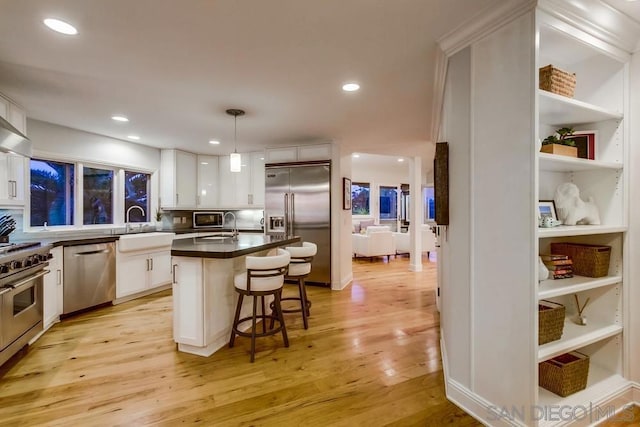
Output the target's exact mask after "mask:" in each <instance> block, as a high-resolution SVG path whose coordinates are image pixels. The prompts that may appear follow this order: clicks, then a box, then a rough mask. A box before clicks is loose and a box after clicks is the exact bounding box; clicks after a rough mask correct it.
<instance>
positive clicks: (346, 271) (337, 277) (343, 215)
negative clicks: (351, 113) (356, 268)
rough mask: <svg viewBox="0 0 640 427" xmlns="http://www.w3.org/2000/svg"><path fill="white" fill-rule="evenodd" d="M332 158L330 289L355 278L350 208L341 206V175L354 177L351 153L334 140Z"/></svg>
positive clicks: (338, 287)
mask: <svg viewBox="0 0 640 427" xmlns="http://www.w3.org/2000/svg"><path fill="white" fill-rule="evenodd" d="M332 150H333V153H332V161H331V206H332V208H331V266H332V268H331V269H332V274H331V276H332V277H331V289H333V290H340V289H344V288H345V287H346V286H347V285H348V284H349V283H351V280H352V279H353V269H352V266H351V253H352V252H353V251H352V248H351V210H344V209H342V197H343V194H342V178H345V177H346V178H349V177H351V174H352V170H351V154H350V153H345V152H343V151H342V150H341V147H340V145H339V144H333V148H332Z"/></svg>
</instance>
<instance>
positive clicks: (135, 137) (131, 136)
mask: <svg viewBox="0 0 640 427" xmlns="http://www.w3.org/2000/svg"><path fill="white" fill-rule="evenodd" d="M127 138H129V139H133V140H134V141H140V137H139V136H138V135H127Z"/></svg>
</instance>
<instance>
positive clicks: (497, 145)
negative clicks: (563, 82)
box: [438, 0, 640, 426]
mask: <svg viewBox="0 0 640 427" xmlns="http://www.w3.org/2000/svg"><path fill="white" fill-rule="evenodd" d="M559 5H561V6H562V7H561V8H559V7H557V6H559ZM601 7H602V4H601V3H600V2H597V1H591V0H585V1H582V2H580V4H577V3H576V2H572V1H564V0H557V1H556V0H554V1H539V2H535V3H532V4H531V5H530V6H529V8H528V9H526V10H525V9H522V10H520V12H519V13H517V14H516V13H514V14H513V15H509V16H507V15H503V16H502V19H499V20H498V21H496V22H499V25H495V27H492V28H491V30H489V31H486V32H482V31H481V37H473V36H472V35H469V34H467V35H465V38H464V40H465V41H464V44H459V43H456V42H455V40H458V42H460V39H459V37H460V35H459V34H458V35H453V36H451V39H443V40H442V41H441V43H442V46H443V49H444V50H445V55H446V56H448V64H447V67H446V69H447V75H446V85H445V91H444V98H443V99H444V102H443V103H444V105H443V108H442V114H443V118H442V120H441V125H442V129H441V130H440V134H441V138H442V140H444V141H448V142H449V164H448V168H449V170H450V171H456V173H455V174H450V176H449V197H450V206H454V205H455V206H456V209H452V210H451V218H450V219H451V222H450V224H449V225H448V226H447V227H445V226H441V227H440V231H441V233H440V235H441V239H440V246H441V247H440V250H439V252H438V256H439V259H438V264H439V265H438V270H439V274H441V279H440V282H439V283H438V286H439V289H440V306H441V329H442V338H441V343H442V353H443V364H444V365H445V366H447V369H445V381H446V382H447V387H446V389H447V397H448V398H449V399H451V400H452V401H454V402H456V403H457V404H458V405H460V406H461V407H463V408H472V409H473V411H474V413H475V414H476V415H478V416H479V418H480V420H481V421H483V423H486V424H489V425H496V424H500V425H507V424H509V425H534V426H543V425H544V426H546V425H560V424H561V425H566V424H570V423H571V422H572V421H578V424H581V423H584V422H585V420H589V422H593V423H597V422H599V421H602V419H601V418H598V416H599V414H598V413H597V412H589V411H590V410H592V411H596V410H597V409H602V408H613V407H614V406H615V408H616V409H618V408H622V405H624V404H626V403H629V402H631V401H633V400H634V399H633V395H632V390H633V388H634V386H635V384H637V381H638V378H639V373H640V364H638V361H637V360H638V358H637V356H636V355H637V353H638V349H639V347H640V342H639V340H638V338H637V336H638V330H637V326H638V325H639V324H640V323H639V322H638V318H640V317H639V315H638V314H637V313H636V311H637V310H635V307H637V306H638V303H639V302H640V293H638V291H637V285H636V284H635V283H634V281H637V278H636V277H635V276H636V275H637V271H638V269H637V268H636V267H635V264H637V263H635V262H634V259H637V248H638V246H637V245H636V246H634V243H633V240H632V239H630V236H632V235H634V236H636V237H637V236H638V229H639V227H640V224H639V221H638V220H637V218H638V213H637V211H636V212H634V210H633V206H634V205H633V200H638V199H639V198H638V196H637V194H638V193H637V190H635V189H633V188H631V187H630V185H629V184H630V182H631V181H630V178H631V177H633V174H634V173H635V174H636V176H637V172H635V169H636V165H637V164H638V162H637V157H636V161H633V160H632V159H631V158H630V155H635V156H637V154H635V151H634V149H633V147H632V146H631V144H630V142H633V141H631V138H630V135H632V134H634V133H637V132H634V130H636V128H635V126H637V125H636V124H635V123H637V122H634V121H633V120H630V118H629V113H630V106H633V105H636V106H637V105H638V101H637V100H636V101H635V104H634V94H636V93H637V90H630V88H634V87H635V88H637V87H638V82H637V80H638V75H639V74H638V73H637V69H636V72H635V73H633V72H631V71H632V70H633V67H632V65H633V64H634V62H635V63H636V64H637V61H638V59H637V58H636V55H638V53H633V52H634V49H635V46H636V45H637V43H638V41H639V39H640V25H638V24H637V23H633V22H631V21H630V20H629V19H628V18H627V17H626V16H625V15H623V14H621V13H616V12H615V10H614V9H611V8H608V7H607V8H606V11H607V13H608V14H609V15H607V16H608V18H607V19H608V21H607V23H606V24H603V22H604V21H599V22H598V23H597V24H595V23H594V24H592V23H591V20H592V19H593V18H594V17H595V16H596V15H597V11H599V10H602V9H601ZM503 12H506V9H505V11H503ZM590 14H592V15H590ZM496 18H497V15H496ZM578 19H579V21H578ZM600 25H605V27H606V31H603V28H602V27H600ZM596 29H597V30H596ZM485 30H486V28H485ZM597 35H599V36H597ZM598 37H601V38H598ZM456 38H458V39H456ZM454 46H455V47H454ZM448 49H451V50H450V51H449V52H448V53H447V50H448ZM548 64H553V65H554V66H555V67H558V68H560V69H563V70H566V71H569V72H572V73H576V76H577V85H576V90H575V96H574V97H573V98H568V97H564V96H560V95H556V94H553V93H549V92H546V91H543V90H539V89H538V83H539V74H538V73H539V71H538V70H539V69H540V68H541V67H544V66H546V65H548ZM632 111H633V110H632ZM636 118H637V116H636ZM505 125H506V126H507V127H508V132H507V134H505V135H503V134H501V133H500V132H496V129H499V128H500V127H501V126H505ZM565 126H567V127H573V128H574V129H576V130H580V131H595V134H596V142H595V158H594V159H593V160H590V159H579V158H569V157H563V156H559V155H551V154H546V153H540V152H539V145H538V144H539V142H540V141H541V140H543V139H544V138H546V137H547V136H549V135H551V134H552V133H553V132H554V131H555V130H557V129H558V128H561V127H565ZM564 182H572V183H574V184H576V185H577V186H578V187H579V189H580V195H581V197H582V199H583V200H587V199H588V198H589V197H593V199H594V200H595V203H596V205H597V206H598V208H599V212H600V217H601V224H600V225H577V226H559V227H553V228H539V227H538V223H537V219H538V202H539V201H541V200H553V199H554V195H555V190H556V188H557V187H558V185H560V184H561V183H564ZM635 206H636V209H637V208H638V205H637V204H636V205H635ZM496 208H498V209H496ZM487 224H492V225H491V226H487ZM554 242H571V243H585V244H597V245H606V246H610V247H611V260H610V263H609V271H608V274H607V275H606V276H605V277H599V278H589V277H580V276H574V277H573V278H571V279H558V280H543V281H540V282H539V281H538V278H539V277H538V256H539V254H544V253H549V252H550V247H551V243H554ZM634 249H636V252H634ZM634 272H635V275H634ZM576 296H577V297H578V299H579V300H580V302H581V303H584V302H585V301H586V300H587V298H589V301H590V302H589V304H588V305H587V307H586V309H585V312H584V315H585V316H586V317H587V318H588V323H587V325H578V324H577V322H576V314H577V309H576V302H575V297H576ZM543 299H545V300H552V301H555V302H559V303H561V304H563V305H564V306H565V308H566V317H565V319H564V330H563V334H562V337H561V338H560V339H558V340H555V341H552V342H549V343H546V344H543V345H538V333H539V331H538V329H539V326H538V321H539V315H538V304H539V302H540V301H541V300H543ZM574 350H575V351H579V352H581V353H583V354H586V355H588V356H589V358H590V360H589V373H588V379H587V386H586V388H585V389H584V390H581V391H578V392H576V393H574V394H571V395H569V396H566V397H560V396H558V395H555V394H553V393H551V392H549V391H548V390H546V389H544V388H542V387H539V385H538V382H539V371H538V368H539V363H541V362H543V361H547V360H549V359H551V358H553V357H555V356H557V355H560V354H564V353H568V352H571V351H574ZM497 354H508V355H509V357H508V358H500V357H496V355H497ZM499 378H508V381H503V382H502V383H501V384H502V385H501V386H499V387H497V386H496V384H497V383H496V379H499ZM503 408H536V409H541V410H542V411H544V413H542V412H539V413H536V412H535V411H533V412H532V411H527V410H525V411H524V412H523V413H522V414H518V417H519V418H517V419H515V420H507V419H506V418H505V419H502V418H500V415H501V414H500V413H497V412H495V411H496V410H498V411H500V410H501V409H503ZM554 408H571V409H573V410H575V409H576V408H585V412H580V414H579V415H576V413H575V412H574V413H573V415H574V416H575V417H576V418H562V417H558V416H557V415H556V414H554V413H552V412H547V411H553V410H554ZM502 414H504V412H503V413H502ZM511 414H512V415H513V412H512V413H511ZM600 415H601V414H600ZM536 417H537V418H536Z"/></svg>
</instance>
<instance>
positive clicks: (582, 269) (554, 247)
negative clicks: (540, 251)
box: [551, 243, 611, 277]
mask: <svg viewBox="0 0 640 427" xmlns="http://www.w3.org/2000/svg"><path fill="white" fill-rule="evenodd" d="M551 253H552V254H562V255H569V258H571V259H572V260H573V273H574V274H577V275H578V276H586V277H604V276H606V275H607V274H609V259H610V258H611V246H602V245H586V244H581V243H552V244H551Z"/></svg>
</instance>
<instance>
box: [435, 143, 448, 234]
mask: <svg viewBox="0 0 640 427" xmlns="http://www.w3.org/2000/svg"><path fill="white" fill-rule="evenodd" d="M433 185H434V204H435V208H436V209H435V217H436V218H435V220H436V224H438V225H449V143H447V142H438V143H436V155H435V156H434V158H433Z"/></svg>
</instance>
